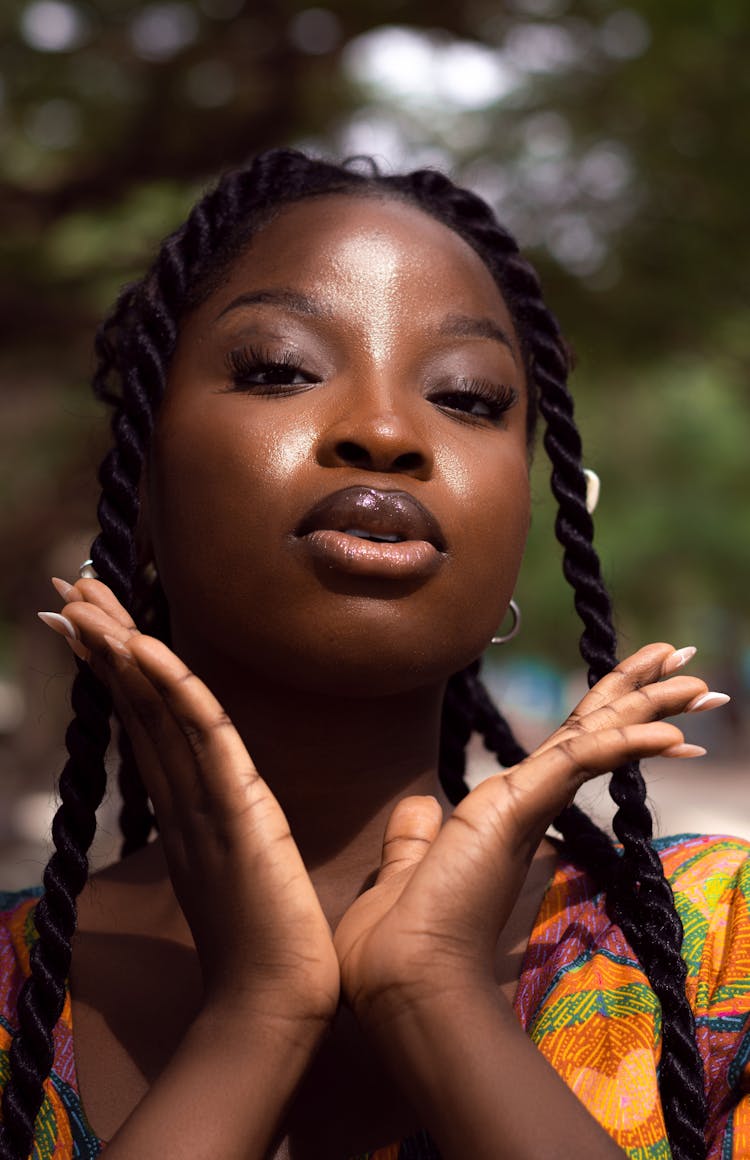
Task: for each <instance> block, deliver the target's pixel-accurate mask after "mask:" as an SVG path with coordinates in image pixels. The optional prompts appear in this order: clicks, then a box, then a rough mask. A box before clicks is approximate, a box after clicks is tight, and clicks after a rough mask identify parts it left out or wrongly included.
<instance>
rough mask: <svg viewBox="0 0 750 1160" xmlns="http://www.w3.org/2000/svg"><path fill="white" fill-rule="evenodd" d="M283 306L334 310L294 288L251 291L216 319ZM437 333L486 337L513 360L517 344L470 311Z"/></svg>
mask: <svg viewBox="0 0 750 1160" xmlns="http://www.w3.org/2000/svg"><path fill="white" fill-rule="evenodd" d="M266 305H270V306H282V307H284V308H285V309H286V310H290V311H291V312H292V313H293V314H305V315H307V316H308V317H311V318H332V317H333V311H332V310H330V309H329V308H328V307H327V306H325V305H324V304H323V303H321V302H318V301H316V300H315V299H314V298H310V297H308V295H307V294H300V293H299V292H298V291H296V290H284V289H281V290H252V291H249V292H248V293H246V294H240V295H238V297H237V298H233V299H232V301H231V302H230V303H229V304H228V305H227V306H225V307H224V309H223V310H222V311H220V313H219V314H217V316H216V321H217V322H218V320H219V319H220V318H223V317H224V315H225V314H229V313H230V311H232V310H239V309H241V308H242V307H243V306H266ZM437 333H438V334H439V335H441V336H444V337H447V338H489V339H492V340H493V341H494V342H499V343H501V344H502V345H503V346H504V347H507V349H508V350H509V351H510V353H511V355H512V356H513V359H514V361H517V359H516V345H515V343H514V342H513V339H512V338H511V336H510V335H509V334H508V332H507V330H504V329H503V327H502V326H500V325H499V323H497V322H495V321H493V319H491V318H474V317H472V316H471V315H469V314H448V315H447V316H446V317H445V318H444V319H443V321H442V322H441V324H440V326H439V327H438V329H437Z"/></svg>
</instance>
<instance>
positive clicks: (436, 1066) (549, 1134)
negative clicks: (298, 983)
mask: <svg viewBox="0 0 750 1160" xmlns="http://www.w3.org/2000/svg"><path fill="white" fill-rule="evenodd" d="M373 1037H374V1038H375V1040H376V1042H377V1045H378V1048H379V1050H380V1051H381V1053H382V1054H383V1056H384V1057H385V1060H386V1062H387V1063H388V1065H389V1066H390V1068H391V1070H392V1072H393V1074H394V1075H395V1076H396V1078H397V1079H398V1081H399V1082H400V1084H401V1086H402V1087H403V1088H404V1089H405V1091H406V1092H407V1094H408V1095H409V1097H410V1098H411V1100H412V1102H413V1104H414V1106H415V1109H416V1110H417V1112H418V1113H419V1115H420V1117H421V1120H422V1122H423V1123H424V1124H425V1126H426V1127H427V1128H429V1130H430V1133H431V1135H432V1136H433V1138H434V1139H435V1141H436V1143H437V1145H438V1148H439V1150H440V1154H441V1156H442V1157H443V1160H465V1158H466V1157H467V1156H471V1157H472V1158H473V1160H539V1157H540V1156H543V1157H545V1160H623V1156H624V1153H623V1152H622V1150H621V1149H620V1148H619V1147H618V1145H617V1144H616V1143H615V1142H614V1140H612V1138H611V1137H610V1136H609V1135H608V1134H607V1133H606V1132H605V1131H604V1129H603V1128H601V1127H600V1125H599V1124H598V1123H597V1122H596V1121H595V1120H594V1119H593V1118H592V1116H591V1115H590V1114H589V1112H588V1111H587V1110H586V1108H585V1107H584V1106H583V1104H582V1103H580V1101H579V1100H578V1099H577V1097H576V1096H575V1095H574V1094H573V1093H572V1092H571V1091H570V1089H569V1088H568V1087H567V1086H566V1084H565V1083H564V1082H563V1081H562V1079H560V1077H559V1076H558V1075H557V1073H556V1072H555V1071H554V1069H553V1068H552V1067H551V1065H550V1064H549V1063H548V1062H547V1060H546V1059H545V1058H544V1056H543V1055H542V1054H541V1052H540V1051H538V1049H537V1048H536V1047H535V1046H534V1044H533V1043H532V1041H531V1040H530V1039H529V1038H528V1036H527V1035H526V1034H525V1032H524V1031H523V1029H522V1028H521V1026H520V1025H519V1023H518V1020H517V1018H516V1016H515V1014H514V1013H513V1010H512V1008H511V1006H510V1004H509V1003H507V1002H506V1001H505V999H504V998H503V997H502V995H500V994H499V993H498V992H497V991H495V990H488V991H487V992H486V993H484V994H479V995H474V994H473V995H471V997H470V998H469V999H468V1001H467V993H466V991H465V990H461V992H460V993H456V995H455V998H451V997H450V996H449V997H448V998H446V996H445V995H441V997H440V999H439V1000H436V1001H434V1002H426V1003H424V1004H409V1005H408V1006H406V1007H405V1008H404V1010H403V1012H402V1013H400V1014H399V1015H398V1016H397V1017H394V1018H392V1019H390V1020H388V1021H385V1022H384V1023H382V1024H380V1025H379V1029H378V1030H376V1031H374V1032H373Z"/></svg>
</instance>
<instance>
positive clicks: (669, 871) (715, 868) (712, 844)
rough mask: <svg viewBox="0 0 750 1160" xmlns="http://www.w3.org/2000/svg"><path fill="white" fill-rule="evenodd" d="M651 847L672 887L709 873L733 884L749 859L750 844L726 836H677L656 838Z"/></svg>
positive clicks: (740, 839) (744, 840) (743, 840)
mask: <svg viewBox="0 0 750 1160" xmlns="http://www.w3.org/2000/svg"><path fill="white" fill-rule="evenodd" d="M654 848H655V849H656V851H657V852H658V854H659V857H660V858H661V861H662V865H663V866H664V872H665V874H666V876H667V878H668V879H669V881H670V883H671V884H672V886H673V887H675V886H679V885H685V884H687V883H689V882H691V881H693V880H695V879H696V878H700V877H702V876H705V875H708V874H710V875H711V877H712V878H715V877H718V879H719V880H721V881H722V882H730V881H731V882H735V881H736V880H737V878H738V876H741V875H742V872H743V869H744V868H745V867H746V865H747V863H748V860H749V859H750V842H749V841H747V840H746V839H744V838H735V837H732V836H731V835H729V834H677V835H675V836H673V837H669V838H657V839H655V841H654Z"/></svg>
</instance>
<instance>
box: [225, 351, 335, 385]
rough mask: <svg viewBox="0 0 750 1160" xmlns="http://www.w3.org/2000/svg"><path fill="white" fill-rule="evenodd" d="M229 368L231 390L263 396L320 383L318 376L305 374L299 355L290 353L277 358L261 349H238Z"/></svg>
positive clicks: (281, 354) (231, 353)
mask: <svg viewBox="0 0 750 1160" xmlns="http://www.w3.org/2000/svg"><path fill="white" fill-rule="evenodd" d="M226 366H227V371H228V373H229V376H230V378H231V380H232V384H233V385H232V386H231V387H230V388H229V389H230V390H236V391H252V392H254V393H256V394H260V395H263V394H268V395H271V394H276V393H279V391H278V390H277V389H280V390H281V391H283V389H284V388H288V387H305V386H307V385H308V384H310V383H316V382H318V381H319V380H318V377H317V375H314V374H312V373H311V372H309V371H307V370H305V368H304V366H303V365H302V362H301V360H300V358H299V355H298V354H296V353H295V352H294V351H291V350H283V351H281V352H280V353H278V354H276V353H272V352H271V351H270V350H268V349H264V348H262V347H259V346H244V347H239V348H237V349H236V350H231V351H230V352H229V354H228V355H227V357H226Z"/></svg>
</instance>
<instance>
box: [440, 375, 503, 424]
mask: <svg viewBox="0 0 750 1160" xmlns="http://www.w3.org/2000/svg"><path fill="white" fill-rule="evenodd" d="M456 386H457V389H456V390H454V391H444V392H442V393H441V394H440V395H439V396H438V398H437V400H436V401H437V402H438V403H440V400H441V399H443V400H444V399H450V398H461V397H464V398H467V399H481V400H482V401H483V402H485V403H486V404H487V406H488V409H489V412H490V413H489V414H488V415H484V416H482V415H472V414H471V412H470V411H465V412H463V413H462V411H461V408H460V407H456V408H451V409H454V410H455V413H456V414H457V415H459V416H462V417H465V418H466V419H467V420H471V419H482V418H484V419H485V421H487V422H491V423H497V422H498V421H499V420H500V419H501V418H502V417H503V415H504V414H505V413H506V412H507V411H509V410H510V408H511V407H513V406H515V404H516V403H517V402H518V391H517V390H516V389H515V388H514V387H509V386H506V385H505V384H504V383H493V382H491V380H489V379H465V378H464V379H459V380H458V383H457V384H456Z"/></svg>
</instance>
